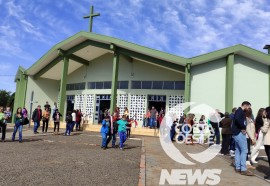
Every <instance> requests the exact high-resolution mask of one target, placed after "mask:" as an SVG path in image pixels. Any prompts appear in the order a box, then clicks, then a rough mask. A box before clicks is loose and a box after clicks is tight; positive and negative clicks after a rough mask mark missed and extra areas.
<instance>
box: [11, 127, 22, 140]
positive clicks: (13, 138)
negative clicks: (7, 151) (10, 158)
mask: <svg viewBox="0 0 270 186" xmlns="http://www.w3.org/2000/svg"><path fill="white" fill-rule="evenodd" d="M18 129H19V141H22V129H23V125H17V124H15V126H14V131H13V134H12V141H14V140H15V136H16V133H17V130H18Z"/></svg>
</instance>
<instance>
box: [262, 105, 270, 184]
mask: <svg viewBox="0 0 270 186" xmlns="http://www.w3.org/2000/svg"><path fill="white" fill-rule="evenodd" d="M263 116H264V119H263V127H262V133H263V134H264V149H265V152H266V155H267V157H268V163H269V171H268V175H266V176H265V177H264V178H265V179H268V180H270V124H269V121H270V107H267V108H266V109H265V111H264V113H263Z"/></svg>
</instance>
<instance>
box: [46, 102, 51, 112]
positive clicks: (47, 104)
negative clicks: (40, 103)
mask: <svg viewBox="0 0 270 186" xmlns="http://www.w3.org/2000/svg"><path fill="white" fill-rule="evenodd" d="M46 108H47V109H48V111H49V113H50V114H51V105H50V104H49V102H48V101H46V104H45V105H44V110H45V109H46Z"/></svg>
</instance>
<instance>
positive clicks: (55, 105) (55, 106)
mask: <svg viewBox="0 0 270 186" xmlns="http://www.w3.org/2000/svg"><path fill="white" fill-rule="evenodd" d="M56 110H58V107H57V103H56V102H54V104H53V114H54V113H55V111H56Z"/></svg>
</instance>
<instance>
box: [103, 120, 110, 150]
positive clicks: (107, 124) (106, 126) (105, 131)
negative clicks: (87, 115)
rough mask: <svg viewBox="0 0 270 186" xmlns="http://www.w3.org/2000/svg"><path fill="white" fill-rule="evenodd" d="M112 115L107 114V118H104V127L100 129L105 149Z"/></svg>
mask: <svg viewBox="0 0 270 186" xmlns="http://www.w3.org/2000/svg"><path fill="white" fill-rule="evenodd" d="M110 126H111V125H110V116H106V117H105V119H103V120H102V127H101V129H100V133H101V137H102V144H101V148H103V149H104V150H105V149H106V148H107V140H108V136H109V134H110V128H111V127H110Z"/></svg>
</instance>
